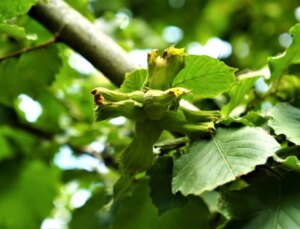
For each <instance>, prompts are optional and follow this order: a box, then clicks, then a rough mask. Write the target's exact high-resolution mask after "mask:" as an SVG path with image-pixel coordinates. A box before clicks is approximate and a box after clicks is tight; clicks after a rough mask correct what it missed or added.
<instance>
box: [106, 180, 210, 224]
mask: <svg viewBox="0 0 300 229" xmlns="http://www.w3.org/2000/svg"><path fill="white" fill-rule="evenodd" d="M149 194H150V189H149V186H148V181H147V180H145V179H144V180H131V181H129V180H128V178H124V177H123V178H121V180H119V181H118V183H117V185H116V186H115V203H114V208H113V210H114V211H116V215H115V217H113V224H112V227H111V228H112V229H119V228H122V229H123V228H124V229H136V228H142V229H148V228H149V229H168V228H172V229H173V228H174V229H177V228H178V229H181V228H185V227H186V225H188V226H189V228H191V229H194V228H195V229H196V228H203V229H208V228H210V227H209V211H208V208H207V206H206V205H205V204H204V202H203V201H202V200H201V199H200V198H198V197H191V198H189V201H188V203H187V204H186V205H184V206H183V207H180V208H175V209H172V210H169V211H166V212H165V213H164V214H162V215H160V216H158V214H157V209H156V208H155V207H154V205H153V204H152V202H151V198H150V196H149Z"/></svg>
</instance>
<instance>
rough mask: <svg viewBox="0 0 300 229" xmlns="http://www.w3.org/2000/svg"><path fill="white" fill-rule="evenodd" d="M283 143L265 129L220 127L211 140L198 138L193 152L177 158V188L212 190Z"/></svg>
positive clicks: (186, 191) (251, 167)
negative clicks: (279, 142) (278, 141)
mask: <svg viewBox="0 0 300 229" xmlns="http://www.w3.org/2000/svg"><path fill="white" fill-rule="evenodd" d="M277 147H279V144H278V143H277V142H276V141H275V140H274V139H273V138H272V137H271V136H270V135H269V134H268V133H267V132H265V131H264V130H263V129H261V128H251V127H244V128H240V129H218V130H217V131H216V134H215V135H214V136H212V139H211V140H206V141H198V142H194V143H193V144H192V145H191V147H190V149H189V153H188V154H186V155H184V156H183V157H181V158H179V159H178V160H177V161H175V164H174V171H173V183H172V185H173V187H172V189H173V192H177V191H180V192H181V193H182V194H183V195H188V194H195V195H198V194H201V193H202V192H204V191H210V190H213V189H215V188H216V187H218V186H220V185H223V184H225V183H227V182H230V181H233V180H235V179H236V178H237V177H239V176H241V175H244V174H247V173H249V172H251V171H253V170H254V169H255V166H257V165H261V164H264V163H265V162H266V160H267V158H268V157H270V156H272V155H274V150H275V148H277Z"/></svg>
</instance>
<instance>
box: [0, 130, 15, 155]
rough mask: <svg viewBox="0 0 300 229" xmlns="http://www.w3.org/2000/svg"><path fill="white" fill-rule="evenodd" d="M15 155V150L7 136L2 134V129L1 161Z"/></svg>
mask: <svg viewBox="0 0 300 229" xmlns="http://www.w3.org/2000/svg"><path fill="white" fill-rule="evenodd" d="M13 156H14V152H13V151H12V149H11V147H10V145H9V144H8V142H7V139H6V138H5V136H3V135H2V133H1V129H0V161H2V160H3V159H7V158H11V157H13Z"/></svg>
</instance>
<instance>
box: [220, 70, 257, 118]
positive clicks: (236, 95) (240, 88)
mask: <svg viewBox="0 0 300 229" xmlns="http://www.w3.org/2000/svg"><path fill="white" fill-rule="evenodd" d="M258 78H259V76H257V75H250V76H248V75H245V76H240V77H239V82H238V84H236V85H234V86H233V87H232V88H231V89H230V90H229V93H228V94H229V97H230V102H229V103H228V104H226V105H225V106H224V107H223V108H222V110H221V112H222V114H224V115H226V116H227V115H229V114H230V112H231V111H232V110H233V109H234V108H236V107H237V106H238V105H241V104H242V103H244V102H245V96H246V95H247V93H248V91H249V90H250V89H251V88H252V86H253V85H254V83H255V81H256V80H257V79H258Z"/></svg>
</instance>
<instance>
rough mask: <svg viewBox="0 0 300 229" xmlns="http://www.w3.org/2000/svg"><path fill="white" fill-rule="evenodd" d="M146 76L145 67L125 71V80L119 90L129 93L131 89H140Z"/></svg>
mask: <svg viewBox="0 0 300 229" xmlns="http://www.w3.org/2000/svg"><path fill="white" fill-rule="evenodd" d="M146 78H147V70H146V69H138V70H135V71H133V72H130V73H127V74H126V75H125V80H124V82H123V84H122V85H121V88H120V90H121V92H124V93H129V92H133V91H140V90H141V89H142V88H143V86H144V82H145V80H146Z"/></svg>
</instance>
